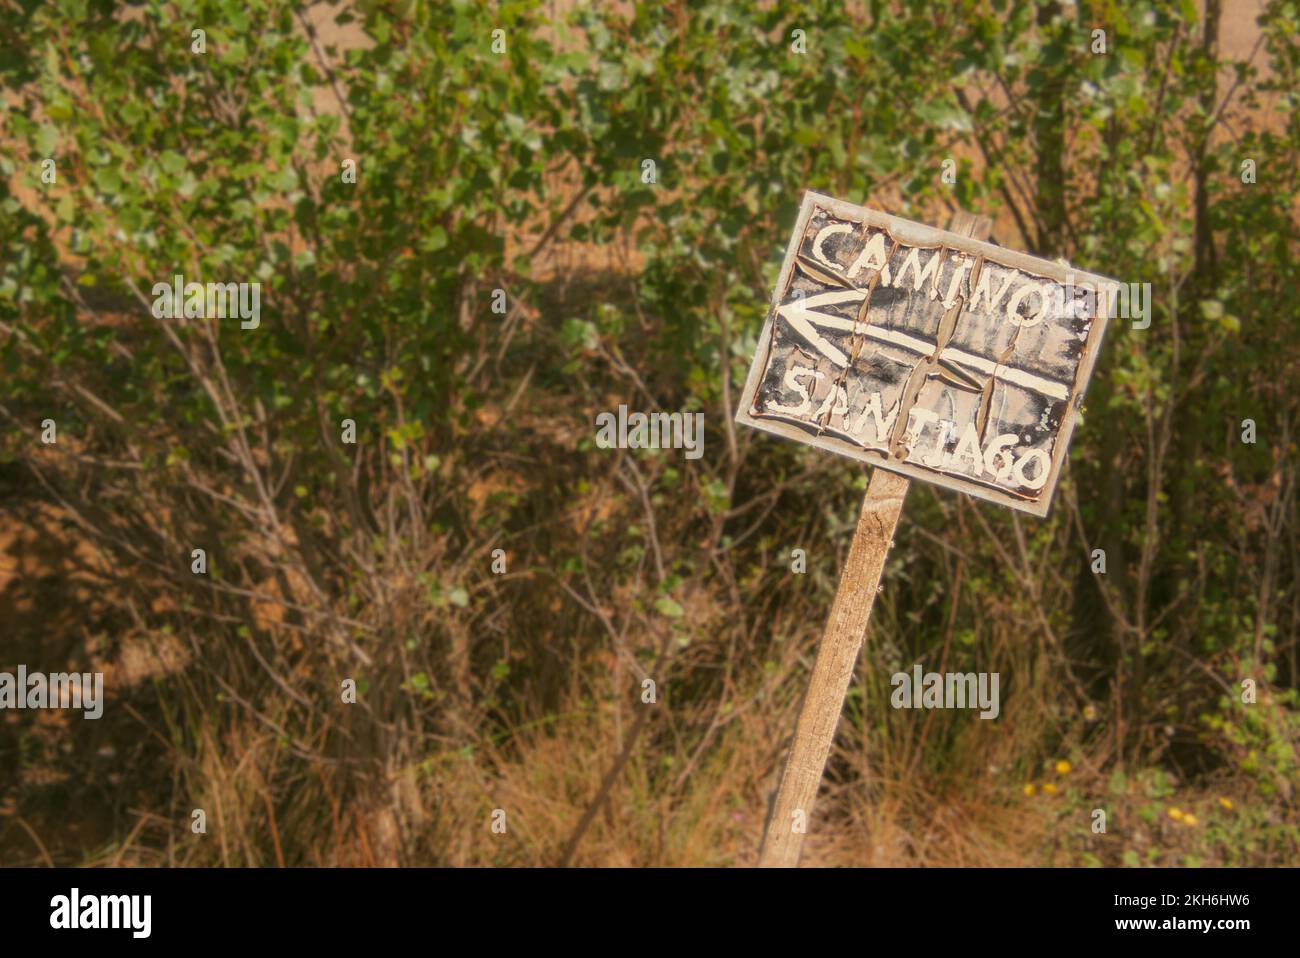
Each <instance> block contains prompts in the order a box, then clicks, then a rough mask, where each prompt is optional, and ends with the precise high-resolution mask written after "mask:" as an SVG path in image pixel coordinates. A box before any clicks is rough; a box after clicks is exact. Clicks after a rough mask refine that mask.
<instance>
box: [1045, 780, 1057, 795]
mask: <svg viewBox="0 0 1300 958" xmlns="http://www.w3.org/2000/svg"><path fill="white" fill-rule="evenodd" d="M1043 794H1044V795H1055V794H1056V786H1055V785H1053V784H1052V783H1051V782H1045V783H1044V784H1043Z"/></svg>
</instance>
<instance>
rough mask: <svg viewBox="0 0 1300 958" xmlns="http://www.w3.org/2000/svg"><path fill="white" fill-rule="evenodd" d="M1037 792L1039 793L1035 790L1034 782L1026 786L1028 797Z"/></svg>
mask: <svg viewBox="0 0 1300 958" xmlns="http://www.w3.org/2000/svg"><path fill="white" fill-rule="evenodd" d="M1036 791H1037V789H1036V788H1034V783H1033V782H1030V783H1029V784H1028V785H1026V786H1025V794H1026V795H1032V794H1034V792H1036Z"/></svg>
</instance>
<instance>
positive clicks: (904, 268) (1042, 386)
mask: <svg viewBox="0 0 1300 958" xmlns="http://www.w3.org/2000/svg"><path fill="white" fill-rule="evenodd" d="M950 226H951V227H952V230H951V231H949V230H940V229H935V228H933V227H930V226H922V225H921V224H919V223H913V222H910V221H908V220H903V219H899V218H897V217H894V216H889V215H887V214H885V213H879V212H877V211H875V210H871V209H867V208H865V207H861V206H854V205H853V204H851V203H844V202H841V201H840V200H836V199H832V198H831V197H829V196H822V195H820V194H818V193H811V192H810V193H806V194H805V195H804V201H803V206H802V208H801V209H800V211H799V219H798V221H797V222H796V223H795V229H794V235H793V236H792V237H791V239H790V246H789V248H788V250H787V251H786V256H785V263H784V265H783V266H782V268H781V273H780V276H779V277H778V279H777V285H776V290H775V292H774V293H773V296H772V307H771V309H770V310H769V312H768V316H767V323H766V324H765V325H764V327H763V333H762V336H761V337H760V338H759V341H758V348H757V350H756V352H755V354H754V362H753V365H752V366H751V367H750V370H749V377H748V379H747V380H746V383H745V390H744V393H743V394H742V396H741V400H740V408H739V410H738V411H737V413H736V419H737V421H738V422H741V423H744V424H746V425H749V426H753V427H755V428H757V429H764V430H767V431H768V432H773V433H776V434H777V435H780V436H785V437H786V438H790V439H795V440H797V441H800V442H807V443H811V444H812V445H814V446H818V447H820V448H823V449H829V450H831V451H832V452H837V453H840V454H842V455H846V456H852V457H854V458H855V459H861V460H863V461H865V462H869V463H872V464H873V465H875V466H878V467H880V468H878V469H877V470H874V471H873V473H872V476H871V482H870V484H869V485H868V487H867V493H866V496H865V498H864V499H863V503H862V512H861V515H860V516H859V518H858V524H857V527H856V529H855V530H854V533H853V539H852V541H851V542H850V544H849V554H848V558H847V559H846V560H845V564H844V571H843V574H842V576H841V578H840V585H839V588H838V589H837V590H836V592H835V601H834V602H833V603H832V605H831V613H830V618H829V620H828V621H827V624H826V631H825V632H824V633H823V635H822V640H821V643H820V644H819V645H818V647H817V659H816V661H815V662H814V664H813V670H812V675H811V676H810V677H809V681H808V691H807V692H806V694H805V695H804V698H803V702H802V704H801V705H800V707H799V718H798V722H797V724H796V726H795V730H794V736H793V739H792V741H791V744H790V751H789V754H788V756H787V758H786V763H785V766H784V768H783V770H782V773H781V781H780V785H779V786H778V788H777V792H776V794H775V796H774V797H773V801H772V805H771V808H770V809H769V812H768V816H767V821H766V824H765V826H764V830H763V844H762V848H761V849H760V851H759V865H762V866H793V865H795V864H797V863H798V861H799V854H800V850H801V848H802V845H803V835H804V833H805V831H806V829H807V823H808V821H809V819H810V818H811V815H812V806H813V803H814V801H815V799H816V797H817V790H818V787H819V785H820V783H821V776H822V771H823V770H824V769H825V767H826V759H827V756H828V755H829V754H830V748H831V743H832V741H833V739H834V737H835V726H836V725H837V723H838V722H839V716H840V711H841V709H842V708H843V705H844V695H845V693H846V692H847V690H848V684H849V680H850V678H852V676H853V671H854V666H855V663H856V662H857V657H858V652H859V650H860V648H861V646H862V641H863V638H864V637H865V635H866V629H867V623H868V620H869V619H870V616H871V607H872V604H873V602H874V600H875V597H876V593H877V591H878V590H879V585H880V578H881V574H882V573H883V571H884V567H885V560H886V558H887V557H888V555H889V548H890V546H891V545H892V544H893V536H894V529H895V527H896V526H897V524H898V517H899V515H900V514H901V513H902V509H903V500H904V498H905V497H906V495H907V490H908V486H909V480H911V479H919V480H923V481H925V482H929V483H933V484H935V485H940V486H944V487H946V488H949V489H955V490H958V491H961V492H966V493H969V494H970V495H972V496H977V497H979V498H981V499H986V500H989V501H991V502H996V503H999V504H1000V505H1004V506H1009V507H1010V508H1013V509H1020V510H1023V511H1025V512H1029V513H1032V514H1034V515H1038V516H1042V515H1046V514H1047V510H1048V509H1049V508H1050V507H1051V503H1052V494H1053V492H1054V490H1055V488H1056V481H1057V478H1058V477H1059V475H1060V471H1061V463H1062V462H1063V461H1064V459H1065V454H1066V450H1067V448H1068V447H1069V443H1070V432H1071V429H1072V428H1073V425H1074V419H1075V415H1076V413H1077V411H1078V408H1079V407H1080V405H1081V404H1082V403H1083V394H1084V389H1085V388H1086V386H1087V384H1088V378H1089V376H1091V374H1092V368H1093V365H1094V364H1095V363H1096V361H1097V353H1098V351H1099V349H1100V347H1101V338H1102V334H1103V333H1104V331H1105V328H1106V320H1107V318H1108V317H1109V316H1110V315H1111V313H1112V310H1113V308H1114V304H1115V301H1116V296H1117V293H1118V288H1119V285H1118V284H1117V283H1115V282H1114V281H1113V280H1108V279H1105V278H1103V277H1100V276H1094V275H1092V274H1091V273H1082V272H1076V271H1074V270H1073V269H1071V268H1070V267H1068V266H1062V265H1059V264H1057V263H1051V262H1048V261H1046V260H1042V259H1038V258H1036V257H1033V256H1027V255H1025V254H1023V253H1015V252H1011V251H1009V250H1005V249H1002V248H1001V247H999V246H995V245H993V244H992V243H987V242H984V241H983V240H984V239H985V237H987V236H988V233H989V229H990V226H991V224H990V223H989V221H988V219H986V218H984V217H976V216H972V215H971V214H969V213H963V212H959V213H957V214H955V215H954V217H953V220H952V222H951V223H950Z"/></svg>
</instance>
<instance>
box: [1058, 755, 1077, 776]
mask: <svg viewBox="0 0 1300 958" xmlns="http://www.w3.org/2000/svg"><path fill="white" fill-rule="evenodd" d="M1072 768H1074V766H1073V765H1071V764H1070V763H1069V762H1067V761H1066V760H1065V759H1061V760H1060V761H1059V762H1057V763H1056V774H1058V775H1069V774H1070V769H1072Z"/></svg>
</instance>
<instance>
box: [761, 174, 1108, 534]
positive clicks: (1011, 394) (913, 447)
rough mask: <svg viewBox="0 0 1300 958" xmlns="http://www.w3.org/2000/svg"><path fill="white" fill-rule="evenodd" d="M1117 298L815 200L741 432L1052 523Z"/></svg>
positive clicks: (1064, 274) (960, 240) (801, 225)
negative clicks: (766, 435)
mask: <svg viewBox="0 0 1300 958" xmlns="http://www.w3.org/2000/svg"><path fill="white" fill-rule="evenodd" d="M1116 286H1117V284H1116V283H1115V282H1114V281H1113V280H1109V279H1105V278H1103V277H1099V276H1095V275H1092V274H1089V273H1082V272H1077V271H1075V270H1073V269H1071V268H1070V267H1067V266H1062V265H1060V264H1057V263H1051V262H1048V261H1046V260H1042V259H1038V258H1036V257H1032V256H1027V255H1025V254H1023V253H1016V252H1012V251H1010V250H1005V249H1002V248H1000V247H998V246H995V245H993V244H990V243H982V242H978V241H975V240H972V239H969V238H967V237H963V236H959V235H957V234H955V233H949V232H946V231H944V230H938V229H934V228H932V227H928V226H923V225H921V224H918V223H912V222H910V221H907V220H902V219H898V218H897V217H892V216H888V215H887V214H884V213H879V212H876V211H875V210H870V209H866V208H864V207H860V206H854V205H852V204H849V203H843V202H841V201H839V200H835V199H832V198H830V197H827V196H822V195H820V194H816V193H808V194H806V195H805V197H804V202H803V207H802V209H801V211H800V214H799V219H798V221H797V223H796V227H795V232H794V236H793V237H792V239H791V242H790V246H789V249H788V251H787V254H786V260H785V264H784V266H783V267H782V270H781V275H780V278H779V280H778V283H777V289H776V293H775V296H774V298H773V303H772V308H771V310H770V312H769V314H768V319H767V324H766V326H765V327H764V329H763V335H762V337H761V338H760V340H759V345H758V350H757V352H756V353H755V356H754V362H753V366H752V367H751V369H750V373H749V378H748V380H747V382H746V385H745V391H744V394H743V396H742V398H741V404H740V410H739V412H738V413H737V416H736V418H737V421H739V422H741V423H744V424H746V425H750V426H754V427H756V428H759V429H764V430H767V431H769V432H774V433H777V434H779V435H783V436H786V437H787V438H794V439H798V440H801V441H804V442H809V443H811V444H813V445H816V446H819V447H821V448H825V449H829V450H832V451H834V452H838V453H841V454H844V455H849V456H853V457H854V458H857V459H862V460H864V461H867V462H870V463H873V464H875V465H879V466H882V467H883V468H886V469H890V470H893V471H896V472H901V473H904V474H905V475H907V476H909V477H911V478H915V479H921V480H924V481H927V482H933V483H936V484H939V485H943V486H946V487H948V488H951V489H957V490H960V491H963V492H967V493H970V494H971V495H975V496H978V497H980V498H984V499H988V500H991V501H993V502H998V503H1000V504H1002V505H1007V506H1011V507H1012V508H1017V509H1021V510H1023V511H1026V512H1031V513H1033V514H1035V515H1045V514H1046V513H1047V510H1048V508H1049V507H1050V504H1051V498H1052V493H1053V491H1054V490H1055V487H1056V480H1057V477H1058V475H1059V472H1060V466H1061V462H1062V460H1063V458H1064V455H1065V450H1066V447H1067V446H1068V443H1069V437H1070V431H1071V429H1072V426H1073V419H1074V415H1075V412H1076V410H1077V408H1078V407H1079V405H1080V404H1081V403H1082V399H1083V392H1084V389H1085V387H1086V385H1087V382H1088V377H1089V375H1090V374H1091V372H1092V367H1093V364H1094V363H1095V361H1096V358H1097V351H1098V349H1099V348H1100V345H1101V338H1102V334H1103V332H1104V330H1105V326H1106V319H1107V315H1108V312H1109V308H1108V304H1109V303H1110V302H1112V301H1113V296H1114V289H1115V287H1116Z"/></svg>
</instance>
